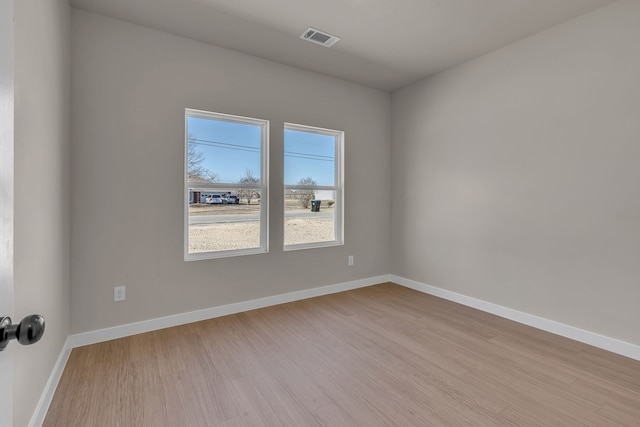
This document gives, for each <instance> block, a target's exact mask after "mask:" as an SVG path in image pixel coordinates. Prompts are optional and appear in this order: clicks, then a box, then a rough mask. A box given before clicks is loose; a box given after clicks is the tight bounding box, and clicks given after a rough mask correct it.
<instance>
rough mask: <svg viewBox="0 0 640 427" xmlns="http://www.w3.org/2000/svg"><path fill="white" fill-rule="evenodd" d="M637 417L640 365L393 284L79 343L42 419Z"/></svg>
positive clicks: (568, 420)
mask: <svg viewBox="0 0 640 427" xmlns="http://www.w3.org/2000/svg"><path fill="white" fill-rule="evenodd" d="M282 425H284V426H296V427H303V426H366V427H375V426H493V425H519V426H534V425H544V426H574V425H587V426H617V425H626V426H639V425H640V362H638V361H635V360H632V359H628V358H625V357H622V356H618V355H615V354H612V353H608V352H606V351H603V350H599V349H596V348H593V347H590V346H587V345H585V344H581V343H577V342H574V341H571V340H568V339H565V338H561V337H558V336H555V335H552V334H549V333H546V332H542V331H539V330H536V329H533V328H530V327H527V326H523V325H520V324H517V323H514V322H511V321H509V320H505V319H502V318H499V317H496V316H493V315H490V314H486V313H483V312H480V311H477V310H474V309H471V308H468V307H464V306H461V305H458V304H455V303H452V302H449V301H445V300H442V299H439V298H436V297H432V296H428V295H424V294H421V293H418V292H415V291H412V290H409V289H406V288H403V287H401V286H398V285H394V284H390V283H387V284H381V285H377V286H372V287H369V288H364V289H358V290H354V291H349V292H344V293H340V294H334V295H329V296H324V297H319V298H313V299H309V300H304V301H299V302H295V303H289V304H284V305H280V306H276V307H270V308H265V309H260V310H255V311H251V312H247V313H241V314H236V315H232V316H226V317H222V318H217V319H212V320H208V321H203V322H198V323H193V324H189V325H185V326H179V327H175V328H170V329H165V330H161V331H156V332H150V333H146V334H142V335H137V336H133V337H128V338H123V339H118V340H114V341H109V342H105V343H100V344H95V345H90V346H86V347H81V348H77V349H74V350H73V352H72V353H71V356H70V358H69V362H68V364H67V367H66V369H65V371H64V374H63V376H62V378H61V381H60V384H59V386H58V389H57V391H56V394H55V396H54V399H53V402H52V404H51V407H50V409H49V413H48V415H47V418H46V420H45V423H44V426H46V427H52V426H60V427H73V426H82V427H89V426H126V427H131V426H150V427H151V426H153V427H162V426H171V427H174V426H175V427H182V426H186V427H191V426H198V427H199V426H215V427H232V426H251V427H253V426H282Z"/></svg>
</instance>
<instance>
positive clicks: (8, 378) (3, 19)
mask: <svg viewBox="0 0 640 427" xmlns="http://www.w3.org/2000/svg"><path fill="white" fill-rule="evenodd" d="M13 3H14V0H0V317H2V316H10V315H12V314H13V313H12V312H13V138H14V133H13V114H14V102H13V85H14V84H13ZM13 320H15V319H13ZM11 347H12V346H7V348H6V349H5V350H4V351H2V352H0V378H2V381H0V419H2V421H3V422H5V421H6V420H8V421H9V424H8V425H12V424H13V363H12V362H13V359H12V358H13V353H12V350H11ZM3 425H5V424H3Z"/></svg>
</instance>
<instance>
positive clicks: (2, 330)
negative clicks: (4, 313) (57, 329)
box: [0, 314, 44, 351]
mask: <svg viewBox="0 0 640 427" xmlns="http://www.w3.org/2000/svg"><path fill="white" fill-rule="evenodd" d="M43 334H44V317H42V316H40V315H39V314H32V315H31V316H27V317H25V318H24V319H22V321H21V322H20V323H18V324H17V325H12V324H11V318H10V317H2V318H0V351H2V350H4V349H5V347H6V346H7V344H9V341H11V340H18V342H19V343H20V344H22V345H29V344H33V343H36V342H38V341H40V338H42V335H43Z"/></svg>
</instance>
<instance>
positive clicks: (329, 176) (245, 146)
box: [187, 117, 335, 185]
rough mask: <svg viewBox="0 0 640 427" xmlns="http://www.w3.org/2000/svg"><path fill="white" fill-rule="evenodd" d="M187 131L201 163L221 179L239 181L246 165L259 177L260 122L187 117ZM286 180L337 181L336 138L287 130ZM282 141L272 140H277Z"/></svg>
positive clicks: (294, 182) (285, 133) (232, 181)
mask: <svg viewBox="0 0 640 427" xmlns="http://www.w3.org/2000/svg"><path fill="white" fill-rule="evenodd" d="M187 126H188V129H187V133H188V135H189V136H190V137H191V141H192V143H194V144H196V148H197V151H199V152H201V153H202V154H203V155H204V161H203V162H202V164H201V166H203V167H205V168H207V169H209V170H211V171H212V172H215V173H216V174H217V175H218V177H219V179H218V182H229V183H236V182H238V180H239V179H240V178H241V177H242V176H244V174H245V171H246V170H247V169H251V170H253V172H254V176H256V177H260V154H259V150H260V126H257V125H251V124H242V123H233V122H226V121H222V120H214V119H204V118H199V117H188V119H187ZM284 139H285V141H284V152H285V158H284V168H285V177H284V181H285V184H297V183H298V181H299V180H300V179H301V178H305V177H308V176H310V177H312V178H313V179H315V180H316V182H317V183H318V185H334V175H335V174H334V167H335V159H334V157H335V138H334V137H333V136H329V135H320V134H315V133H307V132H300V131H293V130H286V131H285V132H284ZM278 143H279V141H271V142H270V144H271V146H272V147H273V146H274V144H278Z"/></svg>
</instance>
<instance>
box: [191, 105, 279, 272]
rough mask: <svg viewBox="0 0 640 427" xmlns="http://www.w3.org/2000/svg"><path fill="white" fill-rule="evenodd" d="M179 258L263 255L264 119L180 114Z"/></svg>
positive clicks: (192, 111) (264, 227) (266, 122)
mask: <svg viewBox="0 0 640 427" xmlns="http://www.w3.org/2000/svg"><path fill="white" fill-rule="evenodd" d="M185 121H186V123H185V130H186V135H185V140H186V141H185V162H186V165H185V198H186V203H185V260H194V259H206V258H217V257H223V256H235V255H244V254H252V253H260V252H266V251H267V248H268V239H267V229H268V228H267V176H268V174H267V158H268V154H267V152H268V126H269V122H268V121H266V120H259V119H252V118H247V117H239V116H230V115H227V114H220V113H210V112H205V111H198V110H191V109H187V110H185Z"/></svg>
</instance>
